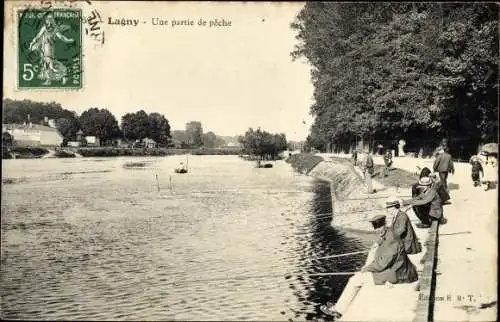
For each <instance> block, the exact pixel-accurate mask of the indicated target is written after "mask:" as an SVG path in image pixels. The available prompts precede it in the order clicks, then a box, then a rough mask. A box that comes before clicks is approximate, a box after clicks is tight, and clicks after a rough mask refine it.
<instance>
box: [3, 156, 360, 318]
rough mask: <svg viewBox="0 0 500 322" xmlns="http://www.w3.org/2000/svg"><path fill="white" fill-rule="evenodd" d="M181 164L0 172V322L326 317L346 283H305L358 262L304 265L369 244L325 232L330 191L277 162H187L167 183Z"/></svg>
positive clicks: (119, 161) (24, 167)
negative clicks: (322, 307) (323, 308)
mask: <svg viewBox="0 0 500 322" xmlns="http://www.w3.org/2000/svg"><path fill="white" fill-rule="evenodd" d="M182 161H185V157H184V156H170V157H157V158H146V157H145V158H137V157H136V158H132V157H128V158H127V157H123V158H76V159H38V160H3V162H2V166H3V169H2V170H3V171H2V176H3V178H2V181H3V182H4V183H5V184H3V185H2V216H1V223H2V227H1V229H2V236H1V241H2V246H1V281H0V283H1V284H0V292H1V300H2V301H1V310H2V317H3V318H7V319H29V320H33V319H48V320H51V319H67V320H78V319H92V320H280V321H286V320H288V319H293V320H305V319H317V318H324V316H323V315H322V314H321V312H320V311H319V309H318V306H319V304H323V303H325V302H326V301H328V300H330V301H331V300H334V301H335V300H336V299H337V298H338V296H339V294H340V292H341V291H342V289H343V287H344V286H345V284H346V282H347V278H348V277H346V276H335V277H331V276H330V277H314V276H307V275H304V274H310V273H320V272H345V271H353V270H356V269H357V268H359V267H361V266H362V264H363V263H364V260H365V256H364V255H356V256H351V257H343V258H341V259H328V260H317V261H314V260H311V259H312V258H314V257H319V256H326V255H332V254H337V253H345V252H350V251H357V250H360V249H364V248H366V247H367V246H368V245H369V241H367V240H363V239H359V238H356V237H354V236H350V235H345V234H343V233H341V232H337V231H335V230H334V229H332V228H331V227H330V220H331V217H329V216H328V215H327V216H325V215H322V214H324V213H328V212H330V211H331V204H330V197H329V186H328V184H325V183H323V182H320V181H316V180H314V179H312V178H310V177H307V176H303V175H299V174H297V173H294V171H293V170H292V168H291V167H290V165H288V164H287V163H285V162H284V161H277V162H276V163H275V166H274V168H271V169H256V168H254V163H252V162H248V161H243V160H241V159H239V158H238V157H236V156H190V157H189V170H190V172H189V173H188V174H176V173H174V172H173V169H174V168H175V167H176V166H178V165H179V162H182ZM137 162H143V164H135V165H134V164H133V163H137ZM157 178H158V179H157ZM6 180H7V181H6ZM300 274H303V275H300Z"/></svg>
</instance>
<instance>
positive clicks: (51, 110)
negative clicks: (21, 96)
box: [3, 98, 79, 139]
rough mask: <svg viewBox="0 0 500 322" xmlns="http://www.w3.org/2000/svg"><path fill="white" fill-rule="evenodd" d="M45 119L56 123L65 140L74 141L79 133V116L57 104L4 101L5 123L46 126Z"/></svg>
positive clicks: (7, 99)
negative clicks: (29, 123) (30, 123)
mask: <svg viewBox="0 0 500 322" xmlns="http://www.w3.org/2000/svg"><path fill="white" fill-rule="evenodd" d="M45 118H48V119H53V120H55V121H56V127H57V129H58V130H59V132H61V135H62V136H63V137H64V138H65V139H74V137H75V135H76V132H77V131H78V128H79V125H78V116H77V115H76V113H75V112H73V111H69V110H67V109H64V108H62V107H61V104H59V103H56V102H50V103H45V102H35V101H31V100H12V99H9V98H6V99H4V100H3V123H15V124H23V123H25V122H26V123H28V122H32V123H35V124H44V125H47V124H46V123H45Z"/></svg>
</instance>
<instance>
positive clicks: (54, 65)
mask: <svg viewBox="0 0 500 322" xmlns="http://www.w3.org/2000/svg"><path fill="white" fill-rule="evenodd" d="M17 18H18V48H17V50H18V75H17V77H18V87H19V89H43V88H56V89H58V88H59V89H80V88H82V75H81V73H82V11H81V9H70V8H64V9H38V10H37V9H26V10H20V11H18V12H17Z"/></svg>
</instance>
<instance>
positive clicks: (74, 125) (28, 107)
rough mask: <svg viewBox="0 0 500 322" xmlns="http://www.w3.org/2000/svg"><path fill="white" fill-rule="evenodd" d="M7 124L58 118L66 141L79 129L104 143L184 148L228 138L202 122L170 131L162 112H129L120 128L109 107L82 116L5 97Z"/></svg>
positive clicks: (219, 143) (219, 142)
mask: <svg viewBox="0 0 500 322" xmlns="http://www.w3.org/2000/svg"><path fill="white" fill-rule="evenodd" d="M3 115H4V119H3V122H4V123H16V124H22V123H26V122H32V123H35V124H43V125H47V121H46V119H53V120H55V123H56V124H55V125H56V128H57V129H58V130H59V132H60V133H61V135H62V136H63V137H64V139H65V141H73V140H76V138H77V133H78V132H79V131H82V132H83V135H84V136H87V135H90V136H97V137H99V138H100V140H101V142H112V141H115V140H116V139H118V138H124V139H126V140H129V141H136V140H142V139H144V138H150V139H153V140H154V141H155V142H156V143H158V144H159V145H160V146H168V145H170V144H173V143H174V142H178V143H180V144H181V146H182V147H201V146H204V147H208V148H214V147H221V146H224V145H225V141H224V140H222V139H220V138H218V137H217V136H216V135H215V133H213V132H208V133H203V128H202V125H201V123H200V122H197V121H192V122H189V123H187V124H186V130H185V131H174V133H172V134H174V135H171V133H170V125H169V122H168V120H167V119H166V118H165V116H164V115H162V114H160V113H150V114H147V113H146V112H145V111H144V110H140V111H138V112H135V113H127V114H125V115H123V117H122V119H121V127H120V126H119V124H118V121H117V120H116V118H115V116H114V115H113V114H112V113H111V112H110V111H109V110H107V109H99V108H89V109H88V110H86V111H84V112H83V113H82V114H81V115H80V116H78V115H77V114H76V113H75V112H73V111H70V110H67V109H64V108H63V107H62V106H61V105H60V104H59V103H56V102H49V103H42V102H34V101H31V100H12V99H8V98H7V99H4V100H3Z"/></svg>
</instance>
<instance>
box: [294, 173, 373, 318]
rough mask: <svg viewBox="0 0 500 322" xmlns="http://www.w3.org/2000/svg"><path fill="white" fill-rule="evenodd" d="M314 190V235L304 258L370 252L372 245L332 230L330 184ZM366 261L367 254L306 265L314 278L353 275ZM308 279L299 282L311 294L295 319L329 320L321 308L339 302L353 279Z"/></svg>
mask: <svg viewBox="0 0 500 322" xmlns="http://www.w3.org/2000/svg"><path fill="white" fill-rule="evenodd" d="M313 187H314V189H313V192H314V195H313V198H312V201H311V204H310V211H311V214H312V216H310V220H309V223H308V228H309V229H310V235H309V236H308V238H307V239H306V240H305V241H304V243H303V244H302V245H303V248H302V250H301V253H302V256H301V257H302V258H304V259H314V258H317V257H323V256H329V255H334V254H341V253H348V252H353V251H358V250H360V249H364V248H366V247H367V246H368V245H369V243H368V242H366V241H363V240H360V239H357V238H354V237H350V236H346V235H345V234H344V233H342V232H339V231H337V230H336V229H334V228H332V227H331V225H330V223H331V219H332V217H331V216H326V215H325V214H326V213H331V212H332V205H331V202H329V201H330V200H331V197H330V186H329V184H328V183H325V182H321V181H316V182H315V184H314V185H313ZM365 260H366V255H365V254H358V255H353V256H349V257H342V258H331V259H321V260H309V261H306V263H307V264H306V271H307V272H308V273H310V274H314V273H327V272H351V271H356V270H358V269H359V268H360V267H361V266H362V265H363V264H364V262H365ZM306 278H307V283H306V281H304V279H303V278H299V279H298V281H299V282H300V283H306V284H308V287H307V288H306V289H307V291H308V292H307V295H306V296H301V298H300V301H301V302H302V303H304V304H305V305H304V307H303V308H302V309H301V310H300V311H295V314H294V318H298V319H307V320H314V319H329V318H328V317H326V316H325V315H324V314H323V313H322V312H321V311H320V310H319V305H320V304H324V303H326V302H327V301H332V302H335V301H336V300H337V299H338V297H339V296H340V294H341V293H342V290H343V288H344V286H345V285H346V284H347V280H348V279H349V276H310V277H306Z"/></svg>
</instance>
